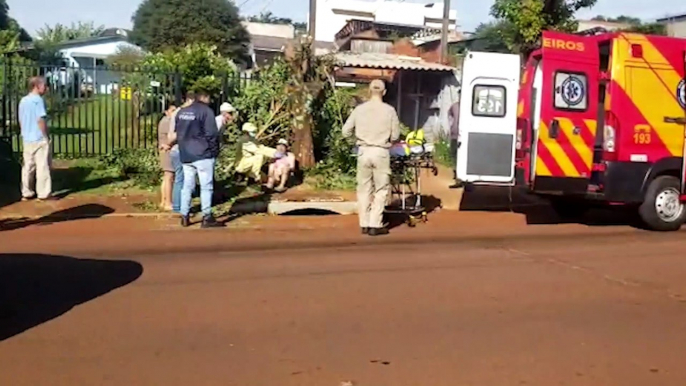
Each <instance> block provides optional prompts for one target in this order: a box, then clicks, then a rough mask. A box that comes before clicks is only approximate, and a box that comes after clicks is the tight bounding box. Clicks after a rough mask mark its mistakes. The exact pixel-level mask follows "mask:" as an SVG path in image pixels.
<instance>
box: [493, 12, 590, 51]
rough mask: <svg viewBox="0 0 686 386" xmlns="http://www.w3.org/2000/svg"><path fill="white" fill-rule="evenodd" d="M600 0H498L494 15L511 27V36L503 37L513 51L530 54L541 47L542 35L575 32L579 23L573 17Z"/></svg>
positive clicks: (509, 34)
mask: <svg viewBox="0 0 686 386" xmlns="http://www.w3.org/2000/svg"><path fill="white" fill-rule="evenodd" d="M596 2H597V0H496V1H495V3H494V4H493V6H492V7H491V15H492V16H493V17H495V18H496V20H497V21H501V22H507V23H509V24H510V25H511V26H512V33H508V34H505V35H504V36H503V39H504V42H505V44H506V45H507V46H508V48H509V49H510V50H512V51H513V52H521V53H523V54H528V53H529V52H531V50H533V49H534V48H535V47H536V45H537V44H538V42H539V40H540V37H541V32H542V31H544V30H556V31H563V32H575V31H576V29H577V27H578V23H577V21H576V19H575V18H574V14H575V13H576V12H577V11H579V10H581V9H584V8H589V7H592V6H593V5H594V4H595V3H596Z"/></svg>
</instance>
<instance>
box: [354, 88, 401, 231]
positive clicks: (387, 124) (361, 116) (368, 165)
mask: <svg viewBox="0 0 686 386" xmlns="http://www.w3.org/2000/svg"><path fill="white" fill-rule="evenodd" d="M369 92H370V94H371V99H370V100H369V101H368V102H366V103H363V104H361V105H359V106H357V107H355V109H354V110H353V112H352V113H351V114H350V117H349V118H348V121H347V122H345V125H344V126H343V136H344V137H346V138H350V137H353V135H354V137H355V139H356V142H357V146H358V151H357V202H358V204H359V216H360V227H361V228H362V233H363V234H368V235H370V236H378V235H386V234H388V229H387V228H385V227H384V225H383V212H384V209H385V208H386V201H387V200H388V194H389V193H390V178H391V155H390V152H389V149H390V148H391V146H392V145H393V143H395V142H398V139H399V138H400V121H399V120H398V114H397V113H396V112H395V109H394V108H393V107H392V106H391V105H388V104H386V103H384V101H383V97H384V95H386V85H385V84H384V82H383V81H382V80H378V79H377V80H374V81H372V83H371V84H370V85H369Z"/></svg>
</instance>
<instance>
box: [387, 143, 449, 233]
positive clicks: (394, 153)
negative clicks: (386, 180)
mask: <svg viewBox="0 0 686 386" xmlns="http://www.w3.org/2000/svg"><path fill="white" fill-rule="evenodd" d="M433 150H434V149H433V145H431V144H422V145H415V146H409V145H407V144H405V143H401V144H398V145H396V146H394V147H393V148H392V149H391V203H390V204H389V205H388V206H386V210H385V213H386V214H387V215H396V216H397V215H400V216H404V222H405V223H407V225H408V226H410V227H415V226H416V225H417V223H418V222H426V221H427V220H428V218H427V211H426V208H425V207H424V206H423V204H422V173H421V172H422V169H428V170H430V171H431V173H433V175H434V176H436V175H438V168H437V167H436V164H435V162H434V154H433Z"/></svg>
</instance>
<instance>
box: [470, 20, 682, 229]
mask: <svg viewBox="0 0 686 386" xmlns="http://www.w3.org/2000/svg"><path fill="white" fill-rule="evenodd" d="M685 58H686V40H682V39H676V38H670V37H662V36H647V35H640V34H632V33H605V34H599V35H594V36H579V35H568V34H561V33H555V32H544V33H543V37H542V44H541V48H540V49H538V50H537V51H535V52H533V53H532V54H531V55H530V57H529V58H528V60H527V62H526V63H525V65H524V71H519V72H516V71H515V70H514V69H513V67H514V66H518V70H520V69H521V67H522V66H521V63H520V61H519V57H518V56H515V55H504V54H492V53H480V52H471V53H468V54H467V57H466V58H465V61H464V66H463V85H462V87H463V88H462V90H463V91H462V98H463V99H462V104H461V114H460V135H461V141H462V144H461V146H460V150H459V151H458V165H457V174H458V178H460V179H462V180H463V181H465V182H467V183H472V184H490V185H494V184H498V185H519V186H524V187H526V188H527V189H528V190H529V191H531V192H533V193H536V194H540V195H545V196H548V197H549V198H551V201H552V202H553V203H554V206H555V207H556V208H557V209H558V210H559V211H560V212H564V211H570V210H578V209H579V208H580V206H579V205H587V204H590V203H591V202H590V201H594V202H595V203H603V204H615V205H616V204H622V205H629V206H635V208H636V210H637V211H638V213H639V214H640V217H641V219H642V220H643V221H644V222H645V224H646V225H647V226H649V227H650V228H651V229H654V230H662V231H668V230H677V229H679V228H680V227H681V225H682V224H683V223H684V221H686V207H685V206H684V204H683V201H684V198H686V196H685V195H684V194H685V193H686V191H685V189H684V188H685V187H684V181H685V178H684V171H685V170H686V168H685V167H684V157H683V155H684V137H685V133H686V131H685V127H686V119H685V118H686V113H685V112H686V92H685V81H684V75H685V70H686V69H685V67H686V62H685ZM514 95H517V100H516V101H512V100H511V99H513V98H514ZM513 109H514V111H513Z"/></svg>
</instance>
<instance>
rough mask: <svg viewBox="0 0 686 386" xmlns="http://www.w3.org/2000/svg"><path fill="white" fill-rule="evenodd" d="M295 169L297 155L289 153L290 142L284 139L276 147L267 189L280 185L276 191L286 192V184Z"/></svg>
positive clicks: (270, 166)
mask: <svg viewBox="0 0 686 386" xmlns="http://www.w3.org/2000/svg"><path fill="white" fill-rule="evenodd" d="M294 169H295V155H294V154H293V153H291V152H289V151H288V141H287V140H285V139H283V138H282V139H280V140H279V143H278V145H276V155H275V156H274V162H272V163H271V164H270V165H269V176H268V179H267V189H270V190H271V189H274V185H276V184H278V186H277V187H276V189H275V190H276V191H277V192H279V193H281V192H285V191H286V183H287V182H288V179H289V177H290V176H291V172H292V171H293V170H294Z"/></svg>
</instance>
